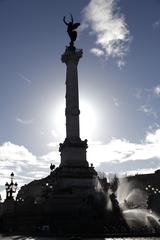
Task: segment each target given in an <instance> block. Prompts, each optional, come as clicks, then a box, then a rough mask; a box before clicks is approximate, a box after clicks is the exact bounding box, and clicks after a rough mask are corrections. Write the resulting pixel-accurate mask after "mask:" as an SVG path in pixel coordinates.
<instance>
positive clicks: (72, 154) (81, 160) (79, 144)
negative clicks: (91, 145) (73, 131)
mask: <svg viewBox="0 0 160 240" xmlns="http://www.w3.org/2000/svg"><path fill="white" fill-rule="evenodd" d="M87 147H88V145H87V140H84V141H82V140H81V139H80V138H79V137H70V138H66V139H65V141H64V143H60V147H59V151H60V153H61V164H60V166H66V167H70V166H71V167H72V166H75V167H88V162H87V160H86V149H87Z"/></svg>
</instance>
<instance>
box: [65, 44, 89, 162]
mask: <svg viewBox="0 0 160 240" xmlns="http://www.w3.org/2000/svg"><path fill="white" fill-rule="evenodd" d="M82 53H83V52H82V49H81V50H77V49H75V48H70V47H67V48H66V50H65V52H64V54H63V55H62V58H61V60H62V62H63V63H65V64H66V67H67V69H66V109H65V115H66V139H65V141H64V143H63V144H60V152H61V166H88V162H87V161H86V148H87V140H85V141H82V140H81V139H80V131H79V115H80V110H79V91H78V70H77V66H78V62H79V59H80V58H81V57H82Z"/></svg>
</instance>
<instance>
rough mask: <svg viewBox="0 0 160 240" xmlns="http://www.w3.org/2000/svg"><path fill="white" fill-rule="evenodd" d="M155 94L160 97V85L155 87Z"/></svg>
mask: <svg viewBox="0 0 160 240" xmlns="http://www.w3.org/2000/svg"><path fill="white" fill-rule="evenodd" d="M153 92H154V94H155V95H156V96H158V97H160V85H157V86H156V87H154V89H153Z"/></svg>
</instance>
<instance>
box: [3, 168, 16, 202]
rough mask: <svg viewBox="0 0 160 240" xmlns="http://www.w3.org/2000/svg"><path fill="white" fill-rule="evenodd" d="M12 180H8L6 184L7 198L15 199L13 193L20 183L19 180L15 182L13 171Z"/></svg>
mask: <svg viewBox="0 0 160 240" xmlns="http://www.w3.org/2000/svg"><path fill="white" fill-rule="evenodd" d="M10 177H11V182H10V183H8V182H6V184H5V189H6V199H13V193H15V192H16V190H17V187H18V184H17V182H15V183H14V182H13V179H14V173H13V172H12V173H11V175H10Z"/></svg>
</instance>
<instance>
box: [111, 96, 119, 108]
mask: <svg viewBox="0 0 160 240" xmlns="http://www.w3.org/2000/svg"><path fill="white" fill-rule="evenodd" d="M112 100H113V103H114V105H115V106H116V107H119V105H120V104H121V103H120V101H119V99H118V98H115V97H112Z"/></svg>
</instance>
